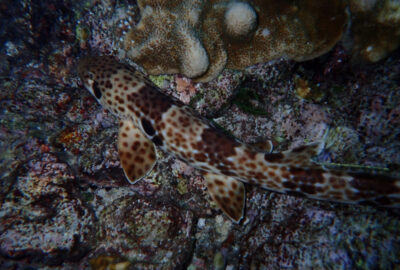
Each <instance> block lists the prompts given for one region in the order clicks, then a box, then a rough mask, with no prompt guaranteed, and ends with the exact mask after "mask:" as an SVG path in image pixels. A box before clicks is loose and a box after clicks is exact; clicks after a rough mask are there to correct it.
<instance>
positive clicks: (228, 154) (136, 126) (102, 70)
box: [78, 56, 400, 222]
mask: <svg viewBox="0 0 400 270" xmlns="http://www.w3.org/2000/svg"><path fill="white" fill-rule="evenodd" d="M78 74H79V76H80V78H81V80H82V82H83V84H84V85H85V87H86V88H87V89H88V90H89V91H90V92H91V93H92V94H93V96H95V97H96V99H97V100H98V102H99V103H100V104H101V105H103V106H104V107H105V108H107V109H108V110H109V111H111V112H112V113H114V114H115V115H117V116H118V117H119V118H120V119H121V123H120V131H119V139H118V151H119V154H120V159H121V164H122V167H123V169H124V172H125V175H126V177H127V178H128V180H129V181H130V182H131V183H133V182H135V181H137V180H139V179H141V178H142V177H144V176H146V175H147V174H148V173H149V172H150V171H151V169H152V168H153V165H154V163H155V161H156V156H155V152H154V145H155V146H157V147H158V148H160V149H161V150H163V151H165V152H169V153H172V154H173V155H174V156H175V157H177V158H179V159H181V160H183V161H185V162H187V163H188V164H190V165H191V166H193V167H195V168H197V169H199V170H200V171H201V172H202V173H203V176H204V178H205V180H206V183H207V187H208V191H209V193H210V195H211V197H212V199H213V200H214V201H215V202H216V203H217V204H218V206H219V207H220V208H221V209H222V210H223V212H224V213H225V214H226V215H227V216H229V217H230V218H231V219H232V220H233V221H235V222H239V221H240V220H241V218H242V217H243V213H244V202H245V189H244V184H243V183H249V184H255V185H258V186H261V187H262V188H265V189H268V190H271V191H276V192H281V193H287V194H295V195H303V196H306V197H309V198H313V199H320V200H330V201H337V202H345V203H368V204H373V205H377V206H387V207H400V180H399V179H396V178H394V177H391V176H386V175H376V174H375V175H373V174H366V173H346V172H342V171H338V170H328V169H325V168H323V167H322V166H319V165H317V164H315V163H313V162H312V161H311V160H310V158H311V157H312V156H315V155H316V154H318V153H319V152H320V150H321V147H322V146H321V144H317V143H314V144H310V145H305V146H301V147H298V148H296V149H293V150H291V151H286V152H282V153H265V152H263V151H260V150H257V149H256V148H253V147H251V146H248V145H245V144H242V143H240V142H238V141H237V140H235V139H234V138H231V137H228V136H227V135H225V134H224V133H222V132H221V131H219V130H217V129H215V128H214V127H212V126H211V125H209V124H208V122H207V121H206V120H204V119H202V118H201V117H199V116H197V115H196V113H195V112H194V111H192V109H191V108H190V107H187V106H185V105H183V104H181V103H180V102H179V101H176V100H174V99H171V98H170V97H168V96H166V95H164V94H162V93H161V92H159V91H158V88H157V87H156V86H155V85H153V84H152V83H151V82H150V81H149V80H148V79H147V78H146V77H145V76H144V75H143V74H142V73H140V72H138V71H136V70H135V69H134V68H133V67H131V66H129V65H125V64H122V63H119V62H117V61H115V60H114V59H113V58H111V57H106V56H103V57H88V58H84V59H83V60H81V62H80V64H79V66H78Z"/></svg>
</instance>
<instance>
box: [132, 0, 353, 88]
mask: <svg viewBox="0 0 400 270" xmlns="http://www.w3.org/2000/svg"><path fill="white" fill-rule="evenodd" d="M137 2H138V6H139V9H140V11H141V14H142V17H141V20H140V21H139V23H138V24H137V25H136V26H135V27H134V28H132V29H131V30H130V32H128V34H127V35H126V36H125V42H124V48H125V50H126V51H127V55H128V57H130V58H131V59H132V60H134V61H135V62H136V63H138V64H140V65H142V66H143V68H144V69H146V71H147V72H148V73H149V74H150V75H159V74H173V73H181V74H183V75H185V76H187V77H190V78H194V79H195V80H196V81H199V82H206V81H210V80H212V79H214V78H216V77H217V76H218V75H219V73H220V72H221V71H222V70H223V69H224V68H225V67H227V68H232V69H244V68H245V67H247V66H250V65H253V64H256V63H261V62H267V61H270V60H273V59H277V58H279V57H286V58H289V59H294V60H296V61H304V60H308V59H311V58H314V57H317V56H320V55H322V54H323V53H325V52H327V51H328V50H330V49H331V48H332V47H333V46H334V45H335V44H336V42H337V41H338V40H339V39H340V38H341V37H342V34H343V31H344V29H345V25H346V23H347V19H348V17H347V14H346V12H345V7H346V4H345V1H344V0H332V1H317V0H299V1H295V0H282V1H276V0H254V1H222V0H208V1H207V0H204V1H200V0H170V1H165V0H138V1H137Z"/></svg>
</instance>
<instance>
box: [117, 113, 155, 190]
mask: <svg viewBox="0 0 400 270" xmlns="http://www.w3.org/2000/svg"><path fill="white" fill-rule="evenodd" d="M118 152H119V158H120V161H121V165H122V168H123V169H124V173H125V176H126V178H128V181H129V182H130V183H131V184H133V183H135V182H136V181H137V180H139V179H141V178H142V177H144V176H145V175H146V174H148V173H149V172H150V171H151V169H152V168H153V166H154V164H155V162H156V154H155V150H154V145H153V142H151V141H150V140H149V139H147V138H146V137H145V135H144V134H143V133H142V132H141V131H140V130H139V129H138V128H137V127H135V125H134V124H133V122H132V121H129V120H123V121H121V122H120V126H119V132H118Z"/></svg>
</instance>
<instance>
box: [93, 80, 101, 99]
mask: <svg viewBox="0 0 400 270" xmlns="http://www.w3.org/2000/svg"><path fill="white" fill-rule="evenodd" d="M92 87H93V93H94V96H95V97H96V98H97V99H100V98H101V91H100V88H99V85H98V83H97V82H96V81H94V82H93V85H92Z"/></svg>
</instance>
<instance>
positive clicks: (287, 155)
mask: <svg viewBox="0 0 400 270" xmlns="http://www.w3.org/2000/svg"><path fill="white" fill-rule="evenodd" d="M323 147H324V144H323V143H322V142H314V143H310V144H306V145H302V146H299V147H296V148H294V149H291V150H287V151H284V152H282V154H283V158H282V161H281V162H282V163H286V164H290V165H293V166H296V167H298V166H311V165H313V162H312V160H311V158H312V157H314V156H317V155H318V154H319V153H320V152H321V151H322V149H323Z"/></svg>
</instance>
